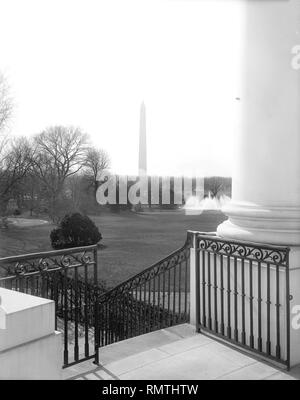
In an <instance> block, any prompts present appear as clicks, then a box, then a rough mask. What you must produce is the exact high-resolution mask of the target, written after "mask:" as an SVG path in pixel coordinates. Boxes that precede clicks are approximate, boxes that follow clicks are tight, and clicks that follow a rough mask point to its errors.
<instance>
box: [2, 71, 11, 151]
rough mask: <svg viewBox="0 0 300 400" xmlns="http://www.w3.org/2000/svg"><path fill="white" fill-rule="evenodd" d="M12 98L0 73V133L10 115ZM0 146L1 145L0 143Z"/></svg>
mask: <svg viewBox="0 0 300 400" xmlns="http://www.w3.org/2000/svg"><path fill="white" fill-rule="evenodd" d="M12 106H13V105H12V98H11V97H10V95H9V87H8V84H7V81H6V79H5V77H4V76H3V75H2V74H1V73H0V132H1V131H3V129H4V128H5V127H6V125H7V122H8V120H9V118H10V117H11V114H12ZM0 145H1V143H0Z"/></svg>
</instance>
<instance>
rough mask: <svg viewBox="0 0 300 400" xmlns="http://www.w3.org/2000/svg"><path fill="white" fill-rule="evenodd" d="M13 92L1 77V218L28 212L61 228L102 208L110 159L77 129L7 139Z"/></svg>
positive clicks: (60, 128)
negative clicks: (66, 219) (92, 207)
mask: <svg viewBox="0 0 300 400" xmlns="http://www.w3.org/2000/svg"><path fill="white" fill-rule="evenodd" d="M12 109H13V102H12V99H11V98H10V96H9V88H8V86H7V83H6V81H5V79H4V77H3V76H2V75H0V215H1V216H2V217H3V216H5V215H6V214H7V213H9V212H11V211H12V210H11V209H10V208H11V203H13V206H12V207H13V208H15V210H13V211H14V212H15V213H18V212H19V210H21V209H24V208H25V209H28V210H30V212H31V213H37V214H39V213H47V214H48V215H49V217H50V218H51V219H52V220H53V221H54V222H57V221H58V220H59V219H60V218H61V217H63V216H64V215H65V214H66V213H67V212H71V211H74V210H80V208H81V207H83V206H84V204H86V205H87V198H85V197H88V198H89V202H91V201H92V202H94V203H95V202H96V195H95V193H96V190H97V184H98V183H97V179H99V177H101V173H102V172H104V170H106V169H107V168H109V165H110V161H109V157H108V154H107V153H106V152H105V151H104V150H103V149H101V148H95V147H94V146H92V144H91V141H90V138H89V136H88V135H87V134H86V133H84V132H83V131H82V130H81V129H80V128H77V127H73V126H51V127H48V128H46V129H45V130H43V131H42V132H40V133H38V134H36V135H34V136H33V137H32V138H27V137H10V136H9V135H8V134H5V133H4V132H5V131H6V128H7V125H8V122H9V119H10V117H11V115H12Z"/></svg>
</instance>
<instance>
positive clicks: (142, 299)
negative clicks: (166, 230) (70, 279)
mask: <svg viewBox="0 0 300 400" xmlns="http://www.w3.org/2000/svg"><path fill="white" fill-rule="evenodd" d="M189 260H190V242H189V240H187V241H186V243H185V244H184V246H182V247H181V248H180V249H178V250H176V251H175V252H173V253H172V254H170V255H169V256H167V257H165V258H164V259H163V260H161V261H159V262H158V263H156V264H154V265H152V266H151V267H149V268H147V269H146V270H144V271H142V272H141V273H139V274H137V275H135V276H134V277H132V278H131V279H128V280H127V281H126V282H124V283H121V284H120V285H118V286H117V287H115V288H114V289H112V290H110V291H108V292H106V293H104V294H103V295H101V296H100V298H99V318H100V319H99V324H98V325H99V337H98V340H99V345H100V347H101V346H106V345H108V344H111V343H115V342H118V341H121V340H124V339H128V338H131V337H134V336H138V335H142V334H145V333H148V332H152V331H155V330H158V329H162V328H166V327H170V326H172V325H176V324H180V323H185V322H188V321H189V312H190V310H189V298H190V267H189Z"/></svg>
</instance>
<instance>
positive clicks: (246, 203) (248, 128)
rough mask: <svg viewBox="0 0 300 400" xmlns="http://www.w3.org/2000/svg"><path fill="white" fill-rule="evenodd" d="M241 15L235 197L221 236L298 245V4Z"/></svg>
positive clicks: (273, 4)
mask: <svg viewBox="0 0 300 400" xmlns="http://www.w3.org/2000/svg"><path fill="white" fill-rule="evenodd" d="M243 14H244V15H243V18H244V24H243V27H244V28H243V29H244V30H243V32H242V35H243V42H244V46H243V51H244V53H243V54H242V68H241V84H240V93H237V97H238V98H239V99H240V100H237V107H239V108H240V110H239V116H240V124H239V133H238V137H239V138H238V140H237V152H236V168H235V171H234V174H233V198H232V202H231V203H230V204H229V205H228V206H227V207H225V209H224V212H225V213H226V214H227V215H228V216H229V220H228V221H226V222H225V223H223V224H221V225H220V226H219V227H218V234H219V235H220V236H223V237H226V238H233V239H235V238H237V239H244V240H250V241H255V242H265V243H272V244H276V243H277V244H288V245H300V71H299V70H297V69H296V68H293V65H292V59H293V57H295V56H294V55H293V54H292V51H293V49H294V48H295V46H296V45H299V44H300V0H289V1H286V0H260V1H256V0H244V1H243Z"/></svg>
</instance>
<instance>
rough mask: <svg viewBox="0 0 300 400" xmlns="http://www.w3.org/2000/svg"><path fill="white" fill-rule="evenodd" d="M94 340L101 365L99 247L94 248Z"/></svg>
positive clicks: (96, 359) (96, 358) (97, 357)
mask: <svg viewBox="0 0 300 400" xmlns="http://www.w3.org/2000/svg"><path fill="white" fill-rule="evenodd" d="M93 253H94V288H95V289H94V290H95V306H94V342H95V360H94V364H96V365H99V285H98V260H97V255H98V254H97V253H98V252H97V248H95V249H94V252H93Z"/></svg>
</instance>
